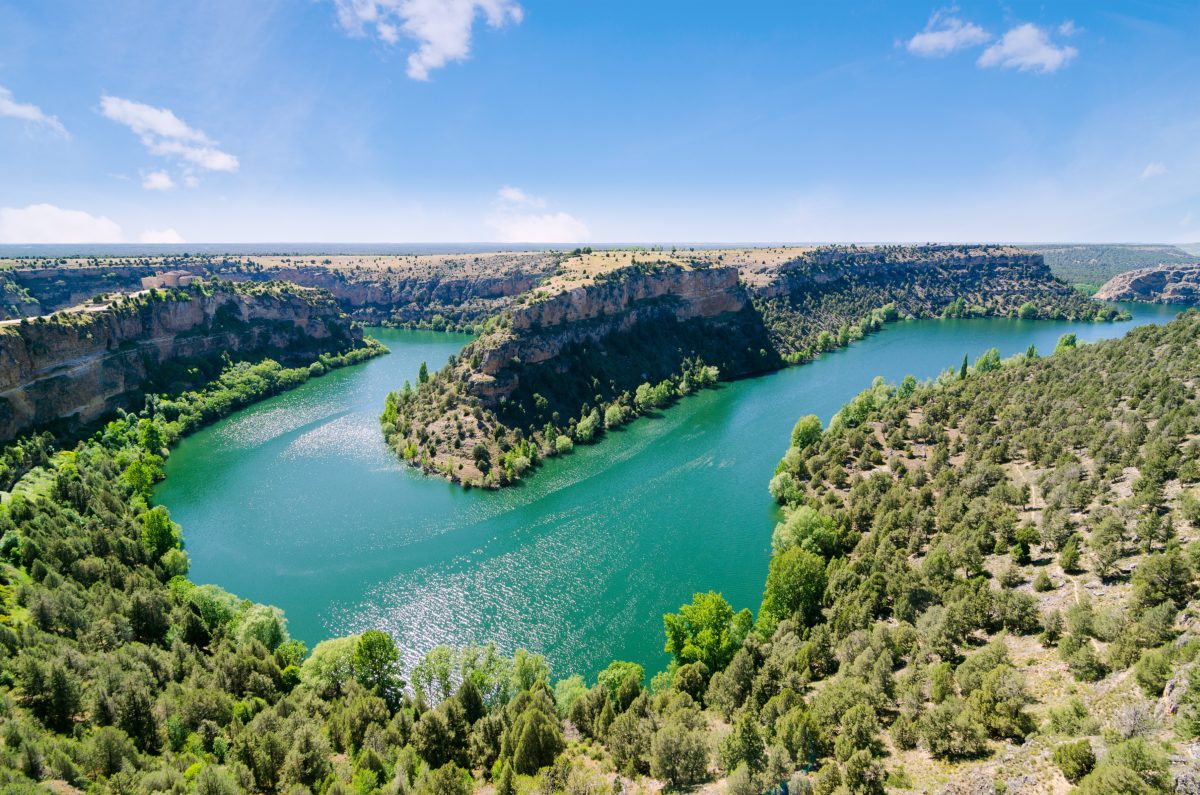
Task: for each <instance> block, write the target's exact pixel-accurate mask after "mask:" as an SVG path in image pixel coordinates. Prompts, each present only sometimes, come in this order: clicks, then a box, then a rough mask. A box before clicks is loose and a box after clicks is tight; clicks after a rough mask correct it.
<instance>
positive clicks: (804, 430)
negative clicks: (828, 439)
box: [792, 414, 822, 450]
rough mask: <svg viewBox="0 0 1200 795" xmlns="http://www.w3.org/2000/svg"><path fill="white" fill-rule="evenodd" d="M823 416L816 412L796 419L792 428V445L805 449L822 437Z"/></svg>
mask: <svg viewBox="0 0 1200 795" xmlns="http://www.w3.org/2000/svg"><path fill="white" fill-rule="evenodd" d="M821 431H822V428H821V418H820V417H818V416H817V415H816V414H806V415H805V416H803V417H801V418H800V419H798V420H796V424H795V426H794V427H793V428H792V447H795V448H798V449H801V450H803V449H804V448H805V447H808V446H809V445H811V444H813V443H814V442H816V441H817V440H819V439H820V438H821Z"/></svg>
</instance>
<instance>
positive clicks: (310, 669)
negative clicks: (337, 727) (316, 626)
mask: <svg viewBox="0 0 1200 795" xmlns="http://www.w3.org/2000/svg"><path fill="white" fill-rule="evenodd" d="M359 637H360V636H359V635H348V636H347V637H344V638H331V639H330V640H323V641H321V642H320V643H318V644H317V645H316V646H315V647H314V648H313V650H312V654H310V655H309V656H308V659H307V660H305V661H304V664H303V665H301V666H300V681H302V682H304V683H305V684H306V685H308V686H309V687H311V688H313V690H315V691H316V692H317V694H318V695H320V696H322V697H324V698H333V697H336V696H338V695H340V694H341V692H342V690H343V688H344V687H345V684H346V682H347V681H348V680H349V679H350V678H351V677H352V676H353V675H354V655H355V650H356V648H357V644H358V640H359Z"/></svg>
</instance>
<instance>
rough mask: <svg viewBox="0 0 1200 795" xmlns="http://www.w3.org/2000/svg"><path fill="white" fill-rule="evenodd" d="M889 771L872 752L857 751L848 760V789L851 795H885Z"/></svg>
mask: <svg viewBox="0 0 1200 795" xmlns="http://www.w3.org/2000/svg"><path fill="white" fill-rule="evenodd" d="M886 780H887V771H885V770H884V769H883V765H882V764H880V763H879V760H878V759H876V758H875V757H874V755H872V753H871V752H870V751H867V750H862V751H857V752H855V754H854V755H853V756H851V757H850V758H849V759H847V760H846V775H845V782H846V788H847V789H848V790H849V791H850V793H851V795H883V793H884V792H885V789H884V783H885V782H886Z"/></svg>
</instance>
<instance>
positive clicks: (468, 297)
mask: <svg viewBox="0 0 1200 795" xmlns="http://www.w3.org/2000/svg"><path fill="white" fill-rule="evenodd" d="M325 263H329V264H325ZM554 266H555V258H554V256H553V255H550V254H547V253H541V252H534V253H516V254H504V253H496V254H489V255H481V256H473V255H472V256H468V255H445V256H442V257H437V258H432V257H425V258H416V257H413V258H405V257H392V258H380V261H378V262H376V261H375V260H374V259H370V260H368V261H367V262H365V263H363V264H358V263H357V261H356V262H355V264H353V265H349V264H345V263H342V262H341V260H340V258H339V259H337V260H332V259H325V260H322V261H318V260H316V259H313V260H300V259H299V258H283V257H273V258H272V257H263V258H257V259H255V258H248V259H237V258H221V257H215V258H214V257H171V258H163V259H154V260H148V259H132V258H131V259H119V260H115V261H112V262H108V261H104V262H101V261H95V262H91V261H88V262H75V261H71V262H68V263H66V264H55V265H49V266H46V265H37V266H26V267H17V268H9V269H7V270H4V271H0V316H4V317H28V316H34V315H39V314H45V313H47V312H55V311H58V310H60V309H64V308H67V307H71V306H75V305H76V304H79V303H81V302H83V301H86V300H89V299H90V298H92V297H93V296H96V295H99V294H102V293H109V292H117V291H131V290H137V289H138V288H139V287H140V286H141V279H142V277H144V276H152V275H154V274H156V273H160V272H162V271H165V270H184V271H188V272H190V273H193V274H195V275H197V276H204V277H219V278H221V279H226V280H229V281H236V282H241V281H255V282H263V281H288V282H291V283H293V284H298V285H301V286H303V287H317V288H321V289H324V290H328V291H329V292H330V294H332V295H333V297H334V298H335V299H337V301H338V304H339V305H340V306H341V307H342V309H343V310H344V311H345V312H347V313H349V314H350V315H351V316H353V317H354V319H356V320H359V321H361V322H363V323H366V324H382V323H396V324H401V325H403V324H413V325H420V326H426V327H438V328H444V327H455V326H464V325H473V324H475V323H478V322H482V321H483V320H484V319H486V318H488V317H490V316H492V315H494V314H496V313H497V312H500V311H502V310H504V309H506V308H508V307H509V306H510V305H511V304H512V303H513V300H514V299H515V298H516V297H517V296H519V295H522V294H524V293H527V292H529V291H530V290H532V289H533V288H534V286H535V285H536V284H537V283H538V282H539V281H541V280H542V279H543V278H545V277H546V276H547V275H548V274H549V273H551V272H552V271H553V269H554Z"/></svg>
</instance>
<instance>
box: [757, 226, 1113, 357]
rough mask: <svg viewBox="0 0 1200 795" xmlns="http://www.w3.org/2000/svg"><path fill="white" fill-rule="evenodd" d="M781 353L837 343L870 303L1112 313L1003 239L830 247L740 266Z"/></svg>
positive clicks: (912, 308) (931, 311) (1032, 313)
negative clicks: (775, 262)
mask: <svg viewBox="0 0 1200 795" xmlns="http://www.w3.org/2000/svg"><path fill="white" fill-rule="evenodd" d="M746 277H747V278H748V279H749V280H750V281H751V282H752V284H753V285H754V286H753V288H752V290H751V295H752V297H753V300H754V302H755V305H756V306H757V307H758V309H759V311H760V312H761V314H762V316H763V318H764V322H765V323H766V324H767V327H768V328H769V329H770V332H771V338H772V340H773V342H774V344H775V345H776V346H777V348H778V350H779V351H780V353H782V354H784V355H787V356H789V357H792V358H793V359H794V360H798V361H805V360H807V359H810V358H812V357H813V356H816V355H818V354H820V353H821V352H822V351H826V350H830V349H832V348H834V347H838V346H840V345H844V344H845V343H846V341H847V337H848V336H850V337H853V335H854V333H855V326H856V325H858V324H859V323H860V321H861V319H862V318H864V317H866V316H867V315H868V314H869V313H870V312H871V311H872V310H873V309H875V308H877V307H880V306H883V305H885V304H891V305H893V306H894V307H895V310H896V312H897V313H898V314H899V315H900V316H901V317H917V318H922V317H943V316H954V317H964V316H1021V317H1026V318H1042V319H1048V320H1058V319H1069V320H1110V319H1113V318H1114V317H1116V316H1117V314H1118V311H1117V310H1115V309H1113V308H1112V307H1109V306H1106V305H1105V304H1102V303H1100V302H1098V301H1093V300H1091V299H1089V298H1088V297H1087V296H1084V295H1082V294H1081V293H1079V292H1078V291H1076V290H1073V289H1072V288H1071V287H1069V286H1068V285H1067V284H1066V283H1064V282H1062V281H1061V280H1059V279H1057V278H1055V276H1054V275H1053V274H1052V273H1051V272H1050V269H1049V268H1048V267H1047V266H1046V263H1045V261H1044V260H1043V258H1042V256H1041V255H1040V254H1034V253H1031V252H1028V251H1024V250H1021V249H1017V248H1013V247H1010V246H882V247H872V248H862V247H843V246H830V247H822V248H818V249H814V250H812V251H810V252H806V253H804V254H802V255H800V256H798V257H796V258H794V259H792V260H791V261H788V262H785V263H783V264H781V265H779V266H777V267H774V268H770V269H763V270H754V271H750V272H748V273H747V274H746Z"/></svg>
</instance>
